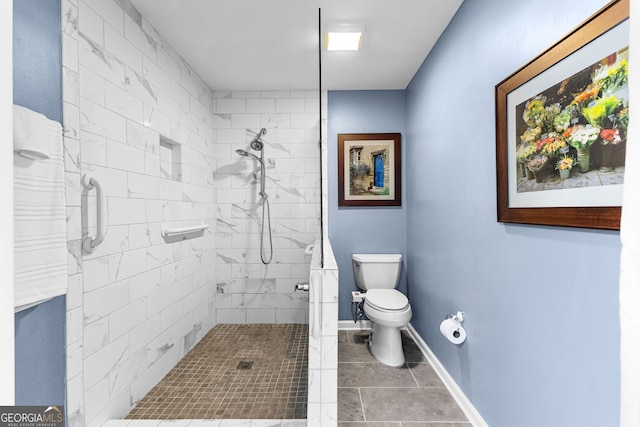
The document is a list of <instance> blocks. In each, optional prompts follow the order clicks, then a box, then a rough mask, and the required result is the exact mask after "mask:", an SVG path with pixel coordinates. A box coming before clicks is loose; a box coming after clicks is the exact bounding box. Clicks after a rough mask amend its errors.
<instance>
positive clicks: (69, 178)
mask: <svg viewBox="0 0 640 427" xmlns="http://www.w3.org/2000/svg"><path fill="white" fill-rule="evenodd" d="M64 175H65V190H66V194H65V195H66V204H67V206H76V207H80V206H81V202H80V197H81V194H82V189H81V184H80V174H79V173H72V172H65V174H64Z"/></svg>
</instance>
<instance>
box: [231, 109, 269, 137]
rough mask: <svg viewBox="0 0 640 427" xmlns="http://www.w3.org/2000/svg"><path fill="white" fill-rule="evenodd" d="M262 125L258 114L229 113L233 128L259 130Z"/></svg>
mask: <svg viewBox="0 0 640 427" xmlns="http://www.w3.org/2000/svg"><path fill="white" fill-rule="evenodd" d="M261 125H262V120H261V115H260V114H242V113H233V114H231V126H232V127H234V128H250V129H255V131H256V132H257V131H259V130H260V127H261Z"/></svg>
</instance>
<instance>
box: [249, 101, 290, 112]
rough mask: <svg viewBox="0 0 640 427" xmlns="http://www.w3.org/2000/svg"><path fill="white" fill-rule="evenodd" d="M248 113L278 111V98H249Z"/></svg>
mask: <svg viewBox="0 0 640 427" xmlns="http://www.w3.org/2000/svg"><path fill="white" fill-rule="evenodd" d="M278 101H281V100H278ZM245 112H247V113H262V114H265V113H275V112H276V100H275V99H260V98H258V99H255V98H254V99H247V101H246V110H245Z"/></svg>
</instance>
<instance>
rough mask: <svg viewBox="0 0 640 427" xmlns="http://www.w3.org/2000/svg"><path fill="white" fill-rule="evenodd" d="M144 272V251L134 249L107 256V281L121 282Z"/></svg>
mask: <svg viewBox="0 0 640 427" xmlns="http://www.w3.org/2000/svg"><path fill="white" fill-rule="evenodd" d="M144 271H146V250H145V249H134V250H131V251H126V252H121V253H119V254H115V255H110V256H109V281H110V282H115V281H118V280H123V279H126V278H129V277H132V276H135V275H137V274H140V273H142V272H144Z"/></svg>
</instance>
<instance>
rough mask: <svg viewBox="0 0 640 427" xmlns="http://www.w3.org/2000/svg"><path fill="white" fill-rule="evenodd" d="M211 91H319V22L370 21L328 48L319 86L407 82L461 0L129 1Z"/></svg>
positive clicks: (380, 86)
mask: <svg viewBox="0 0 640 427" xmlns="http://www.w3.org/2000/svg"><path fill="white" fill-rule="evenodd" d="M131 3H132V4H133V5H134V6H135V7H136V8H137V9H138V11H139V12H140V13H141V14H142V15H143V16H144V17H145V18H146V19H147V20H148V21H149V22H150V23H151V25H153V26H154V27H155V28H156V30H157V31H158V32H160V34H162V36H163V37H164V38H165V39H166V40H167V41H168V42H169V43H170V44H171V45H172V46H173V48H174V49H175V50H176V51H177V52H178V53H179V54H180V55H181V56H182V57H183V58H184V59H185V60H186V61H187V62H188V63H189V65H191V67H193V69H194V70H195V71H196V72H197V73H198V74H199V75H200V77H202V79H204V81H205V82H206V83H207V84H208V85H209V87H211V88H212V89H214V90H314V89H317V87H318V75H319V72H318V71H319V65H318V63H319V61H318V22H319V19H318V18H319V16H318V15H319V13H318V10H319V8H320V9H321V22H322V29H323V30H324V29H325V28H327V26H331V25H336V24H345V23H348V24H356V25H364V26H365V36H364V41H363V47H362V49H361V50H360V51H358V52H335V51H332V52H328V51H323V52H322V55H321V59H322V89H324V90H364V89H366V90H384V89H405V88H406V87H407V85H408V84H409V82H410V81H411V79H412V78H413V76H414V74H415V73H416V71H417V70H418V68H419V67H420V65H421V64H422V62H423V61H424V59H425V58H426V56H427V54H428V53H429V51H430V50H431V48H432V47H433V45H434V44H435V42H436V41H437V39H438V37H439V36H440V34H441V33H442V32H443V31H444V29H445V28H446V26H447V25H448V23H449V21H450V20H451V18H452V17H453V15H454V14H455V12H456V10H457V9H458V7H459V6H460V4H461V3H462V0H131Z"/></svg>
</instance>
